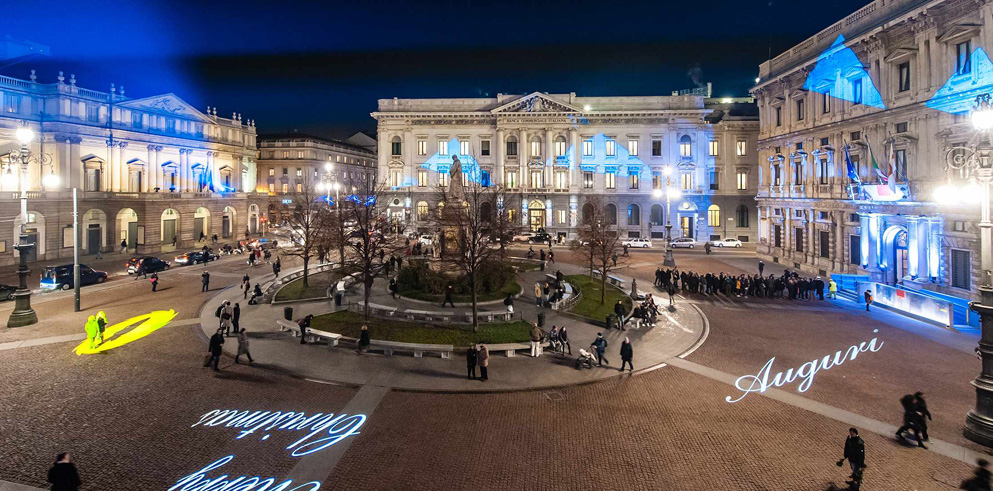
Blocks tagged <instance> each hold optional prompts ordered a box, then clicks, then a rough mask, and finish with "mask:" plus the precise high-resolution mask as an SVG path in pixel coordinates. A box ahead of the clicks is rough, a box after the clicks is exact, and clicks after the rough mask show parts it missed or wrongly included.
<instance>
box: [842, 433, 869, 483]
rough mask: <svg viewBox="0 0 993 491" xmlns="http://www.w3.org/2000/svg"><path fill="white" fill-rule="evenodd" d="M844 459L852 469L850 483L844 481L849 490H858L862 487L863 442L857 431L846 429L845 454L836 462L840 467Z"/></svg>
mask: <svg viewBox="0 0 993 491" xmlns="http://www.w3.org/2000/svg"><path fill="white" fill-rule="evenodd" d="M845 459H848V466H849V467H850V468H851V469H852V473H851V475H849V476H848V477H850V478H851V480H850V481H845V482H846V483H847V484H849V485H850V486H852V488H851V489H858V488H859V487H860V486H861V485H862V472H863V469H865V442H863V441H862V438H860V437H859V430H856V429H855V428H849V429H848V438H845V453H844V456H843V457H842V458H841V460H839V461H838V466H839V467H840V466H841V465H842V464H843V463H844V462H845Z"/></svg>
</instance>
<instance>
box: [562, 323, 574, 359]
mask: <svg viewBox="0 0 993 491" xmlns="http://www.w3.org/2000/svg"><path fill="white" fill-rule="evenodd" d="M559 342H560V343H562V352H563V353H565V351H566V349H568V350H569V354H570V355H571V354H572V345H571V344H569V332H568V331H566V330H565V326H562V327H561V328H560V329H559Z"/></svg>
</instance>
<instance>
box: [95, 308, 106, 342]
mask: <svg viewBox="0 0 993 491" xmlns="http://www.w3.org/2000/svg"><path fill="white" fill-rule="evenodd" d="M106 330H107V314H105V313H103V311H102V310H101V311H99V312H97V344H103V333H104V331H106Z"/></svg>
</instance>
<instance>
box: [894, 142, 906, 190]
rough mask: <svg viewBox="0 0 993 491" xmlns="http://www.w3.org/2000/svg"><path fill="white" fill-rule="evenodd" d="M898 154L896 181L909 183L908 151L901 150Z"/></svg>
mask: <svg viewBox="0 0 993 491" xmlns="http://www.w3.org/2000/svg"><path fill="white" fill-rule="evenodd" d="M895 154H896V181H897V182H907V150H906V149H902V148H901V149H899V150H897V151H896V152H895Z"/></svg>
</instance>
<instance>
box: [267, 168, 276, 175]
mask: <svg viewBox="0 0 993 491" xmlns="http://www.w3.org/2000/svg"><path fill="white" fill-rule="evenodd" d="M269 177H276V169H274V168H272V167H270V168H269Z"/></svg>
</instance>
